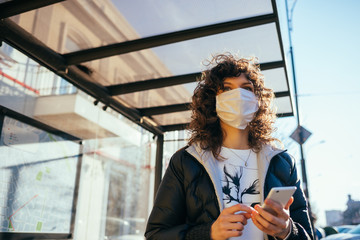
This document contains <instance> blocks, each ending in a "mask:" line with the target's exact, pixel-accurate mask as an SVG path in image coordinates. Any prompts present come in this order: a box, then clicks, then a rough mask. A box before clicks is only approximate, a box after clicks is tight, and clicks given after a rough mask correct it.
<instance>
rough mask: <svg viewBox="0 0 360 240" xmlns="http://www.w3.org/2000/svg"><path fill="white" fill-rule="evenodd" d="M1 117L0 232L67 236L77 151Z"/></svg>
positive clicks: (68, 143) (69, 143) (70, 143)
mask: <svg viewBox="0 0 360 240" xmlns="http://www.w3.org/2000/svg"><path fill="white" fill-rule="evenodd" d="M1 117H2V120H3V125H2V131H1V141H0V156H1V157H0V158H1V161H0V176H1V178H0V190H1V191H0V222H1V227H0V232H17V233H19V232H32V233H34V232H38V233H70V225H71V216H72V211H73V207H74V202H73V201H74V198H73V197H74V191H75V177H76V174H77V163H78V159H79V156H80V155H79V153H80V145H79V144H78V143H76V142H73V141H69V140H68V139H66V138H63V137H59V136H56V135H54V134H51V133H49V132H47V131H45V130H43V129H40V128H37V127H34V126H32V125H29V124H26V123H24V122H21V121H19V120H16V119H13V118H10V117H8V116H5V117H4V116H1V115H0V118H1Z"/></svg>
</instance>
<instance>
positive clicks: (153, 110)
mask: <svg viewBox="0 0 360 240" xmlns="http://www.w3.org/2000/svg"><path fill="white" fill-rule="evenodd" d="M189 107H190V103H181V104H174V105H166V106H158V107H149V108H138V110H139V112H140V113H141V114H142V115H143V116H153V115H159V114H166V113H173V112H182V111H188V110H190V108H189Z"/></svg>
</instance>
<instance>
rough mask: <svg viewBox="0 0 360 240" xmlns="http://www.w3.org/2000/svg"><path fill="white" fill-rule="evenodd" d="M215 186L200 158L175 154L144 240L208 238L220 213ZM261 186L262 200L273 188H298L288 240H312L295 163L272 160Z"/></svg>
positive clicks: (277, 157) (281, 157)
mask: <svg viewBox="0 0 360 240" xmlns="http://www.w3.org/2000/svg"><path fill="white" fill-rule="evenodd" d="M214 185H215V183H214V182H213V180H212V179H211V177H210V176H209V174H208V169H207V168H206V167H204V165H203V164H201V161H199V159H196V158H195V157H194V156H193V155H191V154H190V153H189V152H187V151H186V148H183V149H180V150H179V151H178V152H176V153H175V154H174V155H173V156H172V158H171V160H170V163H169V166H168V168H167V170H166V173H165V175H164V178H163V180H162V182H161V184H160V187H159V190H158V192H157V195H156V199H155V202H154V207H153V209H152V212H151V214H150V217H149V219H148V223H147V228H146V232H145V237H146V239H149V240H150V239H151V240H155V239H156V240H160V239H161V240H177V239H179V240H180V239H181V240H183V239H184V240H188V239H194V240H201V239H206V240H208V239H210V229H211V225H212V224H213V222H214V221H215V220H216V219H217V217H218V216H219V214H220V206H219V200H218V199H219V197H217V195H216V190H215V188H216V187H215V186H214ZM263 186H264V189H263V194H264V196H263V197H264V198H265V197H266V196H267V194H268V193H269V191H270V189H271V188H272V187H279V186H297V190H296V192H295V193H294V195H293V197H294V202H293V204H292V205H291V207H290V217H291V223H292V232H291V233H290V236H289V238H288V239H313V233H312V228H311V224H310V220H309V215H308V210H307V202H306V199H305V196H304V194H303V192H302V190H301V186H300V180H299V178H298V175H297V172H296V167H295V163H294V161H293V159H292V158H291V157H290V156H289V155H288V154H287V153H285V152H284V151H283V152H280V153H278V154H277V155H275V156H273V157H272V158H271V160H270V163H269V165H268V168H267V171H266V177H265V181H264V184H263ZM221 199H222V198H221ZM268 237H269V239H273V238H272V237H271V236H268Z"/></svg>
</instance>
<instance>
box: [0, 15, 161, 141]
mask: <svg viewBox="0 0 360 240" xmlns="http://www.w3.org/2000/svg"><path fill="white" fill-rule="evenodd" d="M0 36H3V40H4V41H5V42H7V43H8V44H10V45H11V46H13V47H14V48H16V49H17V50H19V51H21V52H22V53H24V54H25V55H27V56H28V57H30V58H32V59H33V60H35V61H37V62H38V63H40V64H41V65H43V66H45V67H47V68H48V69H49V70H51V71H53V72H54V73H55V74H57V75H58V76H61V77H63V78H64V79H67V80H68V81H69V82H70V83H72V84H73V85H74V86H76V87H77V88H79V89H81V90H83V91H84V92H86V93H87V94H89V95H90V96H92V97H94V98H95V99H97V100H98V101H100V102H102V103H104V104H105V106H108V107H111V108H112V109H114V110H115V111H117V112H118V113H120V114H122V115H124V116H125V117H127V118H128V119H130V120H131V121H133V122H134V123H136V124H138V125H140V126H141V127H143V128H145V129H146V130H148V131H150V132H152V133H154V134H156V135H159V134H163V130H162V129H161V127H159V126H155V125H154V124H152V123H150V122H149V121H144V120H143V116H142V115H141V114H140V112H139V111H138V110H136V109H133V108H129V107H127V106H126V105H124V104H122V103H120V102H119V101H117V100H115V99H114V98H112V97H111V96H110V95H109V92H108V90H107V88H105V87H103V86H101V85H99V84H97V83H96V81H95V79H93V78H92V77H91V76H90V75H88V74H86V73H85V72H84V71H82V70H80V68H78V67H76V66H70V67H66V66H65V64H64V63H65V60H64V58H63V57H62V56H61V55H60V54H58V53H56V52H55V51H53V50H52V49H50V48H49V47H47V46H45V45H44V44H43V43H42V42H41V41H39V40H38V39H37V38H35V37H34V36H32V35H31V34H30V33H28V32H27V31H25V30H24V29H23V28H21V27H20V26H18V25H17V24H16V23H14V22H13V21H11V20H10V19H3V20H2V21H0ZM155 124H156V123H155Z"/></svg>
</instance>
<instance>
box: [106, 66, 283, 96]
mask: <svg viewBox="0 0 360 240" xmlns="http://www.w3.org/2000/svg"><path fill="white" fill-rule="evenodd" d="M284 66H285V62H284V61H276V62H269V63H262V64H260V68H261V70H269V69H273V68H280V67H284ZM200 76H201V72H197V73H189V74H184V75H177V76H171V77H164V78H157V79H149V80H143V81H137V82H131V83H123V84H117V85H111V86H108V87H107V89H108V91H109V92H110V95H111V96H115V95H121V94H127V93H133V92H138V91H145V90H150V89H156V88H163V87H170V86H173V85H179V84H185V83H191V82H196V80H197V79H198V78H199V77H200Z"/></svg>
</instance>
